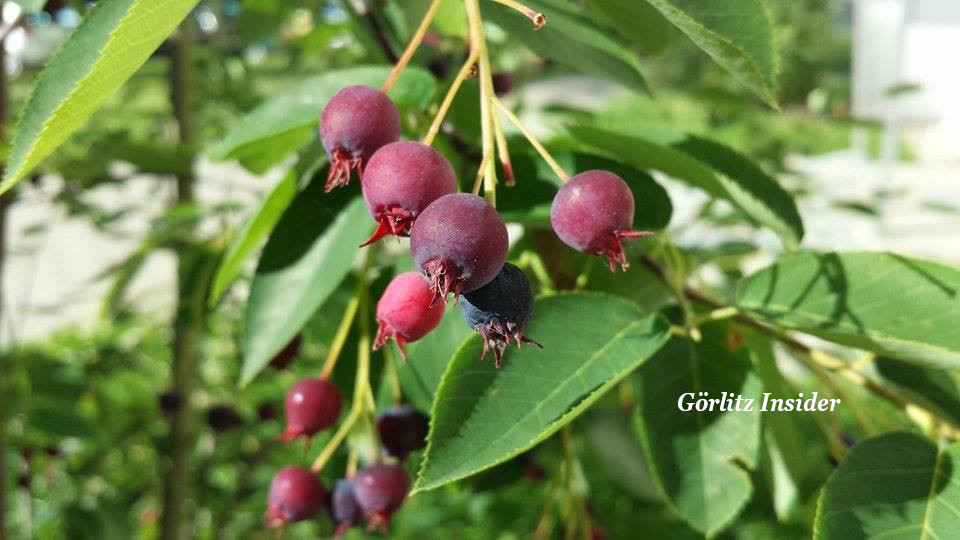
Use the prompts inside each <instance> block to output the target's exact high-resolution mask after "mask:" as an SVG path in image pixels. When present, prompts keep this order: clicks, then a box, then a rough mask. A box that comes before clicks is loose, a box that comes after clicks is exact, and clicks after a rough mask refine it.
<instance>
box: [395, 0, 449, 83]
mask: <svg viewBox="0 0 960 540" xmlns="http://www.w3.org/2000/svg"><path fill="white" fill-rule="evenodd" d="M442 3H443V0H433V1H432V2H430V7H428V8H427V12H426V13H425V14H424V15H423V19H422V20H421V21H420V26H418V27H417V30H416V31H415V32H414V33H413V36H412V37H411V38H410V43H408V44H407V48H406V50H404V51H403V54H401V55H400V59H399V60H397V63H396V64H394V66H393V69H391V70H390V74H389V75H388V76H387V80H386V82H384V83H383V86H382V87H381V88H380V90H381V91H382V92H384V93H386V92H387V90H390V87H391V86H393V83H395V82H396V81H397V77H399V76H400V72H402V71H403V68H405V67H407V64H408V63H409V62H410V59H411V58H413V53H415V52H417V48H418V47H419V46H420V42H422V41H423V36H424V35H426V33H427V29H428V28H430V23H431V22H432V21H433V17H434V16H436V14H437V10H439V9H440V5H441V4H442Z"/></svg>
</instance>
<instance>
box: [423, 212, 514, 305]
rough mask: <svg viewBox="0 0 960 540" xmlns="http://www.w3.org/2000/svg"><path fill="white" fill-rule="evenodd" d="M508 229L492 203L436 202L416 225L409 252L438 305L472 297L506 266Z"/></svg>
mask: <svg viewBox="0 0 960 540" xmlns="http://www.w3.org/2000/svg"><path fill="white" fill-rule="evenodd" d="M507 247H508V241H507V226H506V225H504V224H503V220H502V219H500V216H499V215H498V214H497V211H496V210H494V208H493V207H492V206H490V203H488V202H487V201H485V200H484V199H483V198H481V197H477V196H476V195H471V194H469V193H454V194H451V195H444V196H443V197H440V198H439V199H437V200H435V201H433V203H432V204H430V206H428V207H427V209H426V210H424V211H423V213H421V214H420V216H419V217H418V218H417V221H416V223H414V224H413V230H412V231H411V232H410V250H411V252H412V253H413V259H414V261H416V263H417V267H419V268H420V272H421V273H422V274H423V275H425V276H427V278H428V279H429V280H430V288H431V289H433V291H434V300H436V299H439V298H444V297H446V295H447V294H448V293H451V292H452V293H453V295H454V298H459V296H460V293H465V292H470V291H474V290H476V289H479V288H480V287H483V286H484V285H486V284H487V283H490V281H491V280H492V279H493V278H494V277H496V275H497V274H498V273H499V272H500V269H501V268H503V263H504V261H506V260H507Z"/></svg>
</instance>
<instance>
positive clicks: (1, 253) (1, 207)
mask: <svg viewBox="0 0 960 540" xmlns="http://www.w3.org/2000/svg"><path fill="white" fill-rule="evenodd" d="M5 43H6V39H3V38H0V140H3V139H4V138H5V137H6V131H7V114H8V110H7V109H8V105H9V101H10V99H9V94H8V92H7V65H6V58H7V55H6V52H4V51H5V49H4V45H5ZM2 173H3V166H2V165H0V175H2ZM12 197H13V193H12V192H7V193H4V194H2V195H0V331H2V329H3V302H4V299H3V262H4V261H5V260H6V243H5V241H6V237H7V227H6V225H7V207H8V206H9V205H10V201H11V199H12ZM3 359H4V354H3V351H2V350H0V380H7V376H6V373H5V369H6V366H4V362H3ZM4 407H5V405H4V403H3V393H2V389H0V410H3V409H4ZM6 430H7V425H6V423H5V422H3V421H2V420H0V538H6V530H7V493H6V491H7V474H6V468H5V467H4V461H5V458H6V455H7V447H6V444H5V441H4V435H6Z"/></svg>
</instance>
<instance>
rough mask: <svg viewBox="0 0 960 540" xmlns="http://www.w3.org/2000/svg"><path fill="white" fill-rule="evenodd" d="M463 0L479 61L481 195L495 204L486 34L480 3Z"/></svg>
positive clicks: (475, 0)
mask: <svg viewBox="0 0 960 540" xmlns="http://www.w3.org/2000/svg"><path fill="white" fill-rule="evenodd" d="M464 2H465V4H466V8H467V18H468V19H469V23H470V48H471V50H476V51H477V54H478V55H479V61H478V63H479V65H480V131H481V133H482V138H483V155H484V158H485V159H484V161H483V163H481V165H480V167H481V170H482V171H483V196H484V198H486V199H487V201H488V202H489V203H490V204H491V205H492V206H494V207H496V206H497V169H496V167H495V166H494V163H493V160H492V159H486V156H487V155H492V154H493V152H494V135H493V100H494V94H493V73H492V70H491V67H490V55H489V53H488V51H487V42H486V38H485V37H484V35H483V18H482V17H481V15H480V3H479V1H478V0H464Z"/></svg>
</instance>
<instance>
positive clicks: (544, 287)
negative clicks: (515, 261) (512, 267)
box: [520, 251, 592, 294]
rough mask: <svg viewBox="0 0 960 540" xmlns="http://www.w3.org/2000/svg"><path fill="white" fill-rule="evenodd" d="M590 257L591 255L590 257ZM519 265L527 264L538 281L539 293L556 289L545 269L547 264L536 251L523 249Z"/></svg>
mask: <svg viewBox="0 0 960 540" xmlns="http://www.w3.org/2000/svg"><path fill="white" fill-rule="evenodd" d="M591 258H592V257H591ZM520 261H521V263H522V264H521V266H529V267H530V270H532V271H533V275H535V276H537V281H539V282H540V289H541V291H540V292H541V293H543V294H551V293H553V292H554V291H556V289H557V288H556V285H554V283H553V278H552V277H550V272H549V271H547V266H546V265H545V264H544V263H543V259H542V258H540V254H539V253H537V252H536V251H524V252H523V255H521V256H520Z"/></svg>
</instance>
